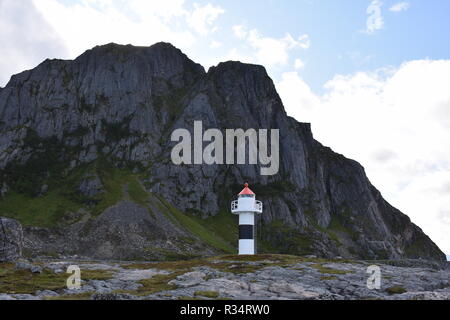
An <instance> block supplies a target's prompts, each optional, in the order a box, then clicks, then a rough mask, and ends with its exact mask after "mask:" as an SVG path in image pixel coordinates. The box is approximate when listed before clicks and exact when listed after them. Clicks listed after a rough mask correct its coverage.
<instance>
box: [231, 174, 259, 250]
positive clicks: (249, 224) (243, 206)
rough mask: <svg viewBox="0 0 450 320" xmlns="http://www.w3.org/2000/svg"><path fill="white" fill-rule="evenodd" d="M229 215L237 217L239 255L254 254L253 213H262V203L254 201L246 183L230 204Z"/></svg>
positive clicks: (253, 195)
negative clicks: (236, 215)
mask: <svg viewBox="0 0 450 320" xmlns="http://www.w3.org/2000/svg"><path fill="white" fill-rule="evenodd" d="M231 213H233V214H238V215H239V254H240V255H243V254H249V255H253V254H255V253H256V248H255V234H256V230H255V213H258V214H260V213H262V202H261V201H257V200H256V197H255V194H254V193H253V191H252V190H250V188H249V187H248V183H246V184H245V185H244V190H242V191H241V193H239V195H238V199H237V200H234V201H232V202H231Z"/></svg>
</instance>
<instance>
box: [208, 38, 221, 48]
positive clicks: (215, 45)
mask: <svg viewBox="0 0 450 320" xmlns="http://www.w3.org/2000/svg"><path fill="white" fill-rule="evenodd" d="M221 46H222V42H220V41H216V40H212V41H211V42H210V44H209V47H210V48H212V49H217V48H220V47H221Z"/></svg>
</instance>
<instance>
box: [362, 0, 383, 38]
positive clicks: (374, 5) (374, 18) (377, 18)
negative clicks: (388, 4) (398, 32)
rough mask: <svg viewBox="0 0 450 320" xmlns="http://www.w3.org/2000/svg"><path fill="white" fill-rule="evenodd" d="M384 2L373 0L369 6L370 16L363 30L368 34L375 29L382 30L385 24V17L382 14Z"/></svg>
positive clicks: (368, 12)
mask: <svg viewBox="0 0 450 320" xmlns="http://www.w3.org/2000/svg"><path fill="white" fill-rule="evenodd" d="M382 6H383V3H382V2H381V1H379V0H373V1H372V2H371V3H370V5H369V6H368V7H367V11H366V12H367V14H368V15H369V17H368V18H367V21H366V30H364V31H363V32H365V33H367V34H373V33H375V31H377V30H380V29H382V28H383V26H384V19H383V16H382V14H381V7H382Z"/></svg>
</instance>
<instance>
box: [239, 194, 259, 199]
mask: <svg viewBox="0 0 450 320" xmlns="http://www.w3.org/2000/svg"><path fill="white" fill-rule="evenodd" d="M239 197H241V198H254V197H255V195H253V194H241V195H240V196H239Z"/></svg>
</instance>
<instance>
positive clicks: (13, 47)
mask: <svg viewBox="0 0 450 320" xmlns="http://www.w3.org/2000/svg"><path fill="white" fill-rule="evenodd" d="M0 43H1V45H0V57H1V59H0V86H4V85H5V84H6V83H7V82H8V80H9V79H10V77H11V75H12V74H15V73H18V72H21V71H23V70H26V69H31V68H33V67H35V66H36V65H37V64H39V63H40V62H42V61H43V60H45V59H46V58H57V57H60V56H64V55H66V54H67V50H66V48H65V46H64V44H63V42H62V39H61V38H60V37H58V35H57V34H56V32H55V30H54V29H53V28H52V27H51V26H50V25H49V24H48V23H47V22H46V21H45V19H44V18H43V17H42V15H41V14H40V13H39V12H38V11H37V10H36V8H35V6H34V5H33V2H32V1H30V0H24V1H14V0H2V1H0Z"/></svg>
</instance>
